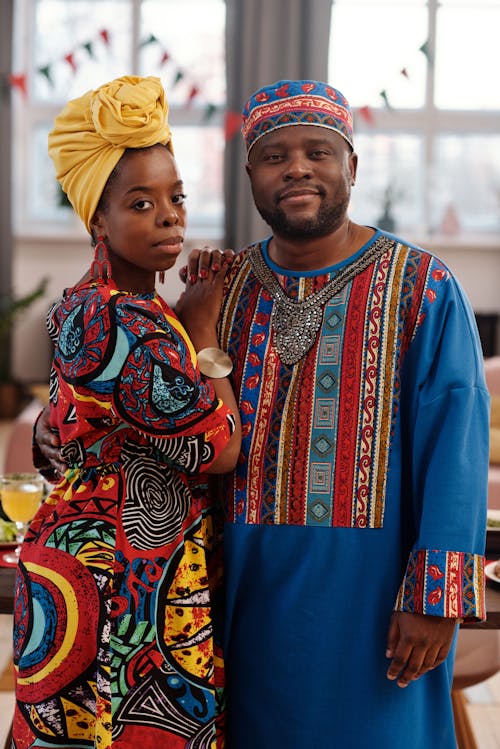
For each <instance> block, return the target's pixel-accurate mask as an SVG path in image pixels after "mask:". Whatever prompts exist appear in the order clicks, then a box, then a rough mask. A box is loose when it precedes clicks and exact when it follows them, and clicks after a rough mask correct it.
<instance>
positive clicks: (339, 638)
mask: <svg viewBox="0 0 500 749" xmlns="http://www.w3.org/2000/svg"><path fill="white" fill-rule="evenodd" d="M375 246H378V247H380V248H381V249H382V252H380V253H375V254H373V249H374V247H375ZM258 253H260V254H261V257H262V260H263V261H264V263H265V264H266V265H267V267H268V269H269V272H272V273H273V274H274V276H275V278H276V279H277V280H278V282H279V283H280V285H281V287H282V288H283V289H284V290H285V291H286V294H287V296H288V297H290V298H292V299H297V300H301V299H306V298H308V297H309V296H310V295H311V294H315V293H317V292H318V291H319V290H320V289H322V288H324V287H325V286H327V285H328V284H331V282H332V280H333V279H336V278H340V276H341V274H344V276H345V277H346V278H347V281H346V283H345V284H344V285H342V287H341V288H340V289H338V290H337V292H336V293H335V294H334V295H333V296H331V298H330V299H328V300H327V301H326V302H325V303H324V304H323V307H322V321H321V326H320V329H319V333H318V335H317V338H316V340H315V343H314V345H313V346H312V347H311V348H310V349H309V351H308V352H307V353H306V354H305V355H304V356H303V357H302V358H301V359H300V360H299V361H297V362H296V363H293V364H286V363H284V361H283V360H282V359H281V358H280V355H279V347H278V346H277V345H276V330H275V329H274V327H273V321H274V319H275V317H276V315H273V312H274V307H275V305H276V301H275V298H273V296H272V295H271V294H270V293H269V291H268V290H267V289H266V287H265V286H264V285H263V284H262V283H261V280H260V279H259V278H258V277H257V276H256V274H255V273H254V271H253V268H254V267H255V262H254V260H253V259H252V258H254V257H255V255H256V254H258ZM369 253H372V255H373V257H372V261H371V262H370V263H369V264H368V265H367V264H366V263H365V262H364V260H365V259H366V256H367V255H369ZM230 274H231V275H230V278H229V279H228V287H227V293H226V297H225V303H224V307H223V314H222V320H221V331H220V343H221V347H222V348H223V349H224V350H227V351H228V353H229V354H230V356H231V358H232V359H233V362H234V370H233V376H234V384H235V390H236V392H237V394H238V398H239V405H240V411H241V417H242V433H243V444H242V454H243V457H242V459H241V460H240V461H239V463H238V466H237V469H236V471H235V473H234V477H233V478H232V479H231V480H228V481H227V482H226V486H225V492H224V496H223V499H224V502H225V506H226V524H225V530H224V539H225V540H224V547H225V578H226V591H227V594H226V605H227V612H226V624H227V633H226V639H225V643H226V650H225V656H226V669H227V691H226V694H227V705H228V711H227V715H228V744H229V745H230V746H234V747H237V749H254V747H256V746H259V747H261V749H271V748H272V747H276V746H286V747H287V748H288V749H302V748H303V747H304V746H312V745H315V746H316V745H318V746H338V747H342V749H364V748H365V747H369V746H386V747H391V749H422V747H433V749H455V737H454V727H453V713H452V708H451V701H450V685H451V677H452V669H453V652H452V653H450V655H449V657H448V659H447V660H446V661H445V662H444V663H443V664H442V665H441V666H439V667H438V668H436V669H434V670H432V671H430V672H428V673H427V674H426V675H425V676H423V677H421V678H420V679H418V680H417V681H416V682H414V683H412V684H411V685H409V686H408V687H407V688H406V689H400V688H399V687H397V686H396V684H395V683H393V682H390V681H389V680H388V679H387V678H386V671H387V668H388V661H387V660H386V658H385V649H386V641H387V633H388V628H389V621H390V617H391V613H392V612H393V610H400V611H408V612H411V613H419V614H425V615H436V616H448V617H452V618H458V617H464V618H471V619H482V618H484V616H485V610H484V570H483V566H484V559H483V554H484V543H485V523H486V496H487V466H488V447H487V437H486V435H487V429H488V427H487V424H488V401H489V398H488V394H487V391H486V387H485V382H484V374H483V366H482V354H481V348H480V343H479V337H478V334H477V330H476V326H475V321H474V317H473V313H472V311H471V308H470V305H469V303H468V301H467V299H466V297H465V295H464V294H463V292H462V290H461V288H460V286H459V285H458V283H457V281H456V279H455V278H454V277H453V275H452V274H451V273H450V271H449V270H448V268H447V267H446V266H445V265H444V264H443V263H442V262H440V261H439V260H438V259H437V258H436V257H434V256H433V255H431V254H430V253H428V252H425V251H423V250H421V249H420V248H418V247H415V246H412V245H409V244H407V243H404V242H402V241H400V240H398V239H397V238H396V237H393V236H391V235H386V234H384V233H382V232H379V231H376V232H375V233H374V236H373V238H372V239H371V241H370V242H368V243H367V245H365V246H364V247H363V248H361V249H360V250H359V252H358V253H356V254H355V255H354V256H353V257H351V258H348V259H347V260H345V261H343V262H342V263H339V264H338V265H336V266H333V267H331V268H326V269H324V270H322V271H318V272H308V273H298V272H291V271H288V272H287V271H285V270H283V269H282V268H279V267H278V266H276V265H275V264H274V263H273V262H272V260H271V259H270V258H269V255H268V252H267V242H263V243H262V245H254V246H252V247H250V248H248V249H247V250H244V251H243V252H242V253H240V254H239V255H238V256H237V257H236V258H235V260H234V262H233V264H232V266H231V270H230ZM260 275H261V274H260V273H259V276H260ZM332 288H333V287H332ZM275 297H276V295H275ZM297 317H298V318H300V315H298V316H297ZM294 324H295V323H294ZM297 335H300V331H298V332H297ZM279 345H280V346H282V345H283V344H282V342H279ZM257 694H259V695H262V700H263V701H265V704H266V705H272V711H271V712H268V711H267V710H265V709H263V708H262V704H263V702H262V701H260V700H256V699H254V697H255V695H257Z"/></svg>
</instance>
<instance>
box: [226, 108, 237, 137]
mask: <svg viewBox="0 0 500 749" xmlns="http://www.w3.org/2000/svg"><path fill="white" fill-rule="evenodd" d="M240 127H241V114H240V113H239V112H226V117H225V121H224V137H225V139H226V140H231V138H233V137H234V136H235V135H236V133H237V132H238V131H239V129H240Z"/></svg>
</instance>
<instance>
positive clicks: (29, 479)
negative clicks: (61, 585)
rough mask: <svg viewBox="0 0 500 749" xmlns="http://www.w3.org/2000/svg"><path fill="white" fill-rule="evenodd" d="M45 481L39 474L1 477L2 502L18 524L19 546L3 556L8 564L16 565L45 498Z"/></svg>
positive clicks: (16, 474)
mask: <svg viewBox="0 0 500 749" xmlns="http://www.w3.org/2000/svg"><path fill="white" fill-rule="evenodd" d="M43 489H44V480H43V477H42V476H40V474H39V473H4V474H3V475H2V476H0V500H1V502H2V508H3V511H4V512H5V514H6V515H7V517H8V518H9V519H10V520H12V521H14V523H15V524H16V542H17V546H16V548H15V549H14V551H12V552H7V553H5V554H3V559H4V560H5V561H6V562H11V563H12V564H16V563H17V562H18V561H19V554H20V553H21V544H22V542H23V540H24V536H25V535H26V531H27V529H28V524H29V522H30V520H31V519H32V517H33V516H34V514H35V513H36V511H37V510H38V507H39V506H40V502H41V501H42V497H43Z"/></svg>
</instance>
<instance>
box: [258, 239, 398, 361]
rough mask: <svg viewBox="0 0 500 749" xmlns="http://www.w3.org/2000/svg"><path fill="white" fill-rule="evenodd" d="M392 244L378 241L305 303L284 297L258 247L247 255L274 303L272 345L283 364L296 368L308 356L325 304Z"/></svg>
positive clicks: (304, 301) (389, 241)
mask: <svg viewBox="0 0 500 749" xmlns="http://www.w3.org/2000/svg"><path fill="white" fill-rule="evenodd" d="M392 244H393V242H392V241H391V240H390V239H388V238H387V237H384V236H381V237H378V238H377V239H376V240H375V241H374V242H373V244H372V245H371V246H370V247H368V249H367V250H366V251H365V252H364V253H363V254H362V255H361V256H360V257H359V258H357V259H356V260H354V261H353V262H352V263H349V265H346V266H345V267H344V268H342V270H340V271H339V272H338V273H337V275H336V276H335V278H333V279H332V280H331V281H329V282H328V283H327V284H325V286H323V287H322V288H321V289H319V290H318V291H316V292H314V294H311V295H310V296H308V297H307V299H304V300H299V299H291V298H290V297H289V296H287V295H286V293H285V292H284V290H283V289H282V287H281V286H280V284H279V283H278V280H277V278H276V276H275V275H274V273H273V272H272V270H271V268H270V267H269V266H268V265H267V263H266V261H265V260H264V256H263V254H262V247H261V245H260V243H259V244H256V245H255V246H254V247H252V249H251V250H250V253H249V260H250V265H251V266H252V270H253V272H254V273H255V275H256V276H257V278H258V279H259V281H260V283H261V284H262V286H263V287H264V288H265V289H266V290H267V291H268V293H269V294H270V296H271V298H272V299H273V301H274V306H273V311H272V313H271V325H272V327H273V330H274V345H275V348H276V351H277V352H278V354H279V356H280V359H281V361H282V362H283V363H284V364H296V363H297V362H298V361H299V360H300V359H302V357H303V356H305V354H307V352H308V351H309V349H310V348H312V346H313V344H314V341H315V340H316V336H317V334H318V331H319V329H320V327H321V322H322V320H323V310H324V307H325V304H326V303H327V302H328V301H329V300H330V299H331V298H332V297H333V296H335V295H336V294H338V293H339V292H340V291H342V289H343V288H344V286H345V285H346V284H348V283H349V281H350V280H351V279H352V278H354V276H356V275H358V273H361V272H362V271H363V270H365V268H367V267H368V266H369V265H370V264H371V263H372V262H373V260H374V259H375V258H377V257H379V256H380V255H382V254H383V253H384V252H385V251H386V250H387V249H388V248H389V247H390V246H391V245H392Z"/></svg>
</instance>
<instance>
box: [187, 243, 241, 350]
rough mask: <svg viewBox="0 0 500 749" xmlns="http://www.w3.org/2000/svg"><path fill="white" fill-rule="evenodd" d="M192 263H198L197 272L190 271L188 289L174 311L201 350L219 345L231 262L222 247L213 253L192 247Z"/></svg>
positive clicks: (196, 346)
mask: <svg viewBox="0 0 500 749" xmlns="http://www.w3.org/2000/svg"><path fill="white" fill-rule="evenodd" d="M231 260H232V257H231ZM191 262H192V263H193V264H196V267H197V269H198V270H197V272H196V274H195V273H194V272H193V273H189V279H188V281H187V283H186V288H185V290H184V291H183V293H182V294H181V296H180V298H179V301H178V302H177V304H176V307H175V311H176V313H177V315H178V316H179V319H180V321H181V322H182V324H183V325H184V327H185V328H186V331H187V333H188V335H189V337H190V339H191V341H192V342H193V345H194V347H195V348H196V350H197V351H200V350H201V349H202V348H206V347H208V346H215V347H217V346H218V341H217V333H216V331H217V323H218V320H219V314H220V309H221V305H222V299H223V291H224V277H225V275H226V270H227V267H228V263H227V261H226V259H225V255H224V253H221V252H219V250H214V251H213V253H211V252H209V251H207V250H193V252H192V253H191V255H190V263H191ZM189 267H191V266H189ZM193 267H194V266H193Z"/></svg>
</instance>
